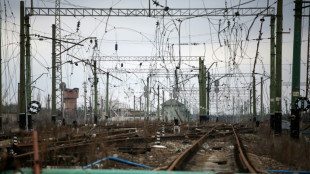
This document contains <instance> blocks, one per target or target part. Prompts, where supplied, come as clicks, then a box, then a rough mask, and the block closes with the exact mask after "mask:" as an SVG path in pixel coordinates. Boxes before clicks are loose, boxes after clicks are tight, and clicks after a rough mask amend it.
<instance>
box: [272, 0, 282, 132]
mask: <svg viewBox="0 0 310 174" xmlns="http://www.w3.org/2000/svg"><path fill="white" fill-rule="evenodd" d="M282 27H283V0H278V2H277V31H276V32H277V35H276V37H277V38H276V84H275V89H276V90H275V91H276V96H275V99H276V100H275V101H276V107H275V129H274V133H275V134H281V132H282Z"/></svg>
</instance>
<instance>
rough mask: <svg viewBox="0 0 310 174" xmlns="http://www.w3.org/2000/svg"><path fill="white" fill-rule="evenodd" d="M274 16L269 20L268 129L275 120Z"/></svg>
mask: <svg viewBox="0 0 310 174" xmlns="http://www.w3.org/2000/svg"><path fill="white" fill-rule="evenodd" d="M274 24H275V16H274V15H272V16H271V18H270V118H269V119H270V120H269V121H270V128H271V129H274V119H275V115H274V114H275V113H274V111H275V36H274V30H275V25H274Z"/></svg>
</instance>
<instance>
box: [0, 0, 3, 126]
mask: <svg viewBox="0 0 310 174" xmlns="http://www.w3.org/2000/svg"><path fill="white" fill-rule="evenodd" d="M0 9H2V4H1V1H0ZM1 40H2V12H0V131H2V104H3V103H2V49H1V47H2V41H1Z"/></svg>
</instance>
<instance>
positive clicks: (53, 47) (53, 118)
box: [52, 24, 57, 123]
mask: <svg viewBox="0 0 310 174" xmlns="http://www.w3.org/2000/svg"><path fill="white" fill-rule="evenodd" d="M52 37H53V40H52V123H56V115H57V113H56V25H55V24H53V25H52Z"/></svg>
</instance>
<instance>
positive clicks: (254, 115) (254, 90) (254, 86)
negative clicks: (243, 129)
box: [252, 74, 257, 121]
mask: <svg viewBox="0 0 310 174" xmlns="http://www.w3.org/2000/svg"><path fill="white" fill-rule="evenodd" d="M256 114H257V113H256V84H255V75H254V74H253V117H252V120H253V121H256V119H257V117H256V116H257V115H256Z"/></svg>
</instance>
